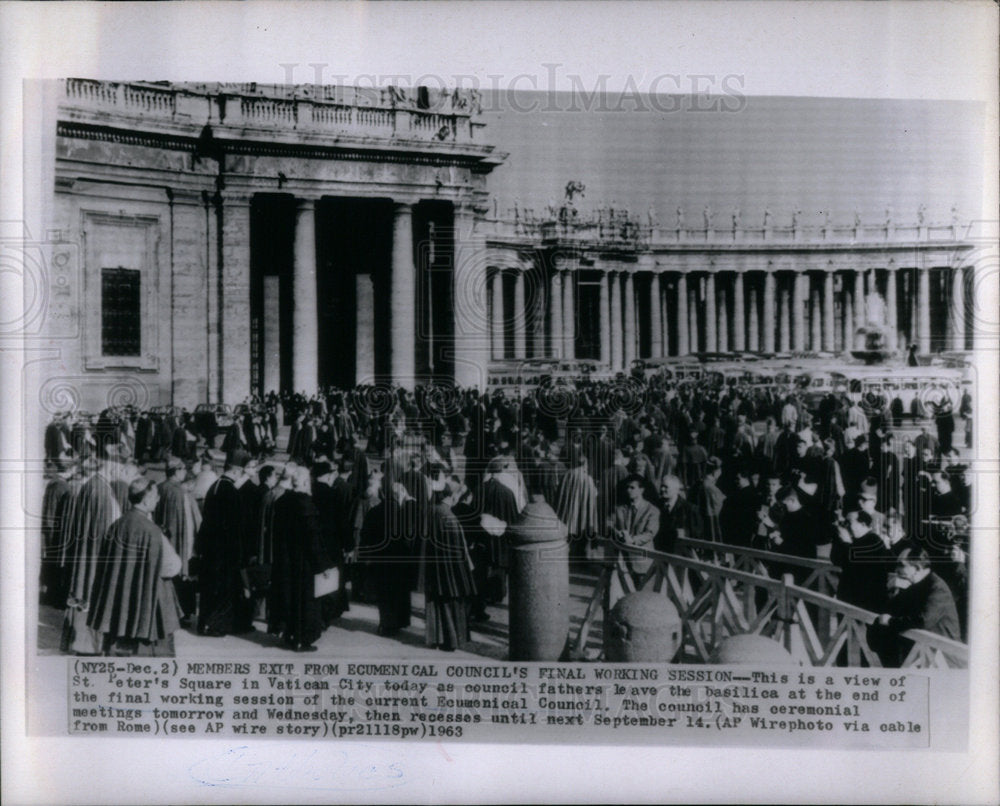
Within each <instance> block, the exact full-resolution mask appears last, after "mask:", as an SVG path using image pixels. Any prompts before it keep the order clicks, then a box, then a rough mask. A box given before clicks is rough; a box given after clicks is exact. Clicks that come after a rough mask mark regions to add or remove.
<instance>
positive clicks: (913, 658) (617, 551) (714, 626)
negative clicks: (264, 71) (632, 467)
mask: <svg viewBox="0 0 1000 806" xmlns="http://www.w3.org/2000/svg"><path fill="white" fill-rule="evenodd" d="M701 542H702V541H691V540H685V541H683V544H684V545H681V546H680V548H681V549H682V550H684V551H687V552H691V551H709V553H712V554H714V553H721V554H726V553H729V554H730V555H731V559H730V560H728V561H723V562H727V564H723V562H706V561H704V560H702V559H696V558H694V557H691V556H682V555H680V554H665V553H662V552H658V551H651V550H642V549H636V548H632V547H628V546H620V545H617V544H614V545H612V544H611V543H610V542H609V543H607V545H608V548H609V551H608V557H607V559H606V561H605V564H604V567H603V568H602V570H601V573H600V575H599V576H598V578H597V583H596V585H595V587H594V591H593V594H592V595H591V597H590V600H589V602H588V605H587V610H586V613H585V615H584V618H583V621H582V622H581V624H580V626H579V629H578V630H577V633H576V635H575V636H571V641H570V647H571V655H572V656H573V657H574V658H577V659H586V658H588V657H592V656H593V653H594V648H590V649H589V651H588V639H589V638H590V637H591V633H592V629H593V627H594V625H595V624H596V623H597V620H598V618H599V617H600V619H601V621H602V622H603V618H604V616H605V615H606V614H607V613H608V612H609V610H610V608H611V607H612V606H613V605H614V603H615V601H617V598H620V597H621V596H622V595H625V594H628V593H631V592H633V591H635V590H636V589H643V590H650V591H653V592H656V593H660V594H662V595H664V596H666V597H668V598H669V599H670V601H671V602H672V603H673V604H674V606H675V607H676V608H677V612H678V614H679V615H680V617H681V622H682V624H683V640H682V645H681V649H680V651H679V652H678V656H677V660H678V662H683V663H708V662H709V661H710V659H711V656H712V652H713V650H714V648H715V647H716V646H717V645H718V644H719V642H720V641H722V639H724V638H726V637H728V636H730V635H740V634H748V633H749V634H758V635H763V636H766V637H768V638H772V639H774V640H776V641H778V642H780V643H781V644H782V645H783V646H784V647H785V648H786V649H787V650H788V651H789V652H791V653H792V655H793V656H795V657H796V658H799V659H800V660H801V661H802V662H803V663H804V664H807V665H812V666H836V665H842V666H843V665H847V666H860V665H862V664H865V665H867V666H872V667H878V666H881V662H880V660H879V657H878V655H877V654H876V653H875V652H873V651H872V650H871V649H870V648H869V646H868V641H867V637H866V634H867V630H868V626H869V625H870V624H872V623H873V622H875V621H876V620H877V618H878V615H877V614H875V613H871V612H869V611H867V610H863V609H861V608H859V607H854V606H853V605H849V604H847V603H845V602H841V601H839V600H838V599H835V598H833V597H832V596H830V595H829V594H828V593H827V592H825V591H827V590H830V588H829V586H830V584H831V583H832V580H833V578H834V577H833V574H834V573H835V567H834V566H832V565H831V564H830V563H827V562H824V561H822V560H815V561H813V560H799V564H803V565H806V566H808V567H809V568H811V569H812V573H811V574H810V576H809V577H808V578H807V580H806V584H807V585H811V586H815V589H811V588H810V587H806V586H798V585H795V584H794V582H793V579H792V575H791V574H785V575H784V576H783V577H782V578H781V579H774V578H772V577H770V576H767V575H766V574H764V573H757V572H758V571H760V570H761V566H759V565H757V564H758V563H762V562H765V561H768V560H771V561H773V562H780V563H781V564H783V565H784V566H786V567H787V566H788V565H794V564H795V563H792V562H790V561H791V560H795V559H796V558H790V557H788V556H786V555H782V554H773V553H771V552H760V551H756V550H753V549H739V548H737V547H726V546H723V545H721V544H708V545H709V546H710V547H711V549H710V550H709V549H706V548H705V547H703V546H700V545H698V544H700V543H701ZM692 544H694V545H692ZM728 549H735V550H734V551H731V552H729V551H728ZM630 554H631V555H634V556H639V557H646V558H649V559H651V560H652V565H651V567H650V568H649V571H647V572H646V574H645V575H643V577H642V578H641V579H639V580H635V579H633V576H632V574H631V573H630V571H629V570H628V567H627V564H626V562H625V557H626V555H630ZM738 566H742V567H738ZM747 567H749V568H750V570H745V569H746V568H747ZM831 592H832V591H831ZM903 635H904V637H905V638H908V639H910V640H912V641H913V642H914V645H913V649H912V650H911V652H910V653H909V655H908V657H907V658H906V661H905V662H904V664H903V666H904V667H911V668H926V667H937V668H965V667H966V666H967V665H968V656H969V652H968V646H967V645H965V644H962V643H960V642H958V641H952V640H950V639H947V638H944V637H943V636H940V635H935V634H933V633H928V632H926V631H924V630H909V631H907V632H905V633H903Z"/></svg>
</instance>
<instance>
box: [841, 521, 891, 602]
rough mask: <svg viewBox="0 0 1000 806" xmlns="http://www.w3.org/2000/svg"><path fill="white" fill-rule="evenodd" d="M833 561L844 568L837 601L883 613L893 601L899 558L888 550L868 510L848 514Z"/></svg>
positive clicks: (842, 525)
mask: <svg viewBox="0 0 1000 806" xmlns="http://www.w3.org/2000/svg"><path fill="white" fill-rule="evenodd" d="M837 531H838V533H839V536H840V539H839V540H837V541H836V542H835V543H834V548H833V554H832V556H831V559H832V560H833V563H834V564H835V565H837V566H839V567H840V581H839V583H838V585H837V598H838V599H840V601H842V602H847V603H848V604H852V605H854V606H855V607H861V608H864V609H865V610H870V611H871V612H872V613H882V612H883V611H884V610H885V608H886V605H887V604H888V601H889V572H890V571H891V570H892V568H893V567H894V565H895V563H896V558H895V555H894V554H892V552H890V551H889V549H887V548H886V547H885V543H883V542H882V538H881V537H879V536H878V535H877V534H876V533H875V531H874V528H873V522H872V517H871V515H869V514H868V513H867V512H864V511H853V512H848V513H847V523H846V524H843V523H841V524H839V525H838V527H837Z"/></svg>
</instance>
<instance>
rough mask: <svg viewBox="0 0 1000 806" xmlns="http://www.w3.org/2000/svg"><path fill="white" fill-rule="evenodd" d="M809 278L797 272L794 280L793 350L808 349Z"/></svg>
mask: <svg viewBox="0 0 1000 806" xmlns="http://www.w3.org/2000/svg"><path fill="white" fill-rule="evenodd" d="M808 281H809V278H808V277H806V276H805V275H804V274H802V273H801V272H796V273H795V275H794V277H793V279H792V329H793V334H792V344H793V347H792V349H793V350H796V351H799V350H805V348H806V317H805V309H806V303H807V301H808V296H807V294H806V292H807V290H808V286H807V285H806V283H807V282H808Z"/></svg>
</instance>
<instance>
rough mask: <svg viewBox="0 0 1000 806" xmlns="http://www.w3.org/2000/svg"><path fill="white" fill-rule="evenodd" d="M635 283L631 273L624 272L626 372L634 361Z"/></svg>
mask: <svg viewBox="0 0 1000 806" xmlns="http://www.w3.org/2000/svg"><path fill="white" fill-rule="evenodd" d="M635 335H636V334H635V282H634V280H633V278H632V272H630V271H629V272H625V364H624V367H625V369H626V370H628V369H630V368H631V366H632V361H633V360H635Z"/></svg>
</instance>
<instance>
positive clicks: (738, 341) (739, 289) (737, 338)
mask: <svg viewBox="0 0 1000 806" xmlns="http://www.w3.org/2000/svg"><path fill="white" fill-rule="evenodd" d="M744 305H746V297H745V295H744V293H743V272H741V271H738V272H736V276H735V277H733V333H732V337H731V338H732V344H733V349H734V350H735V351H736V352H738V353H742V352H743V351H744V350H746V348H747V345H746V332H745V331H746V320H745V318H744ZM751 349H752V348H751Z"/></svg>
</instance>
